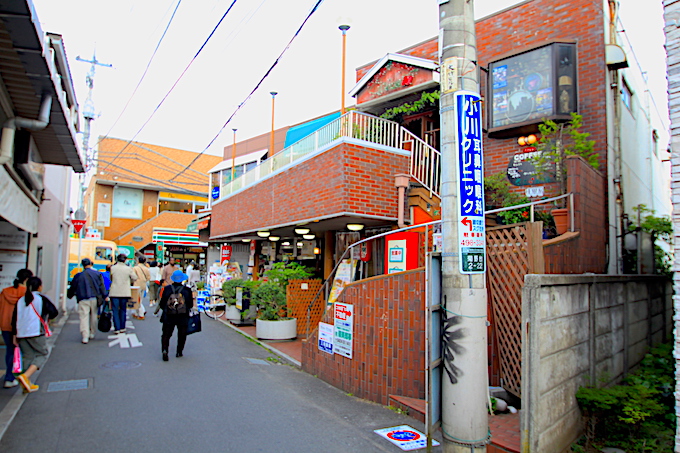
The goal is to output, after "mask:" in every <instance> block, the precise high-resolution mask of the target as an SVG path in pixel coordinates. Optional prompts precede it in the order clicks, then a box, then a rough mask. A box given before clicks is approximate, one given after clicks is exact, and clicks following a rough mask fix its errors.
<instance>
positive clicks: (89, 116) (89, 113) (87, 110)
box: [76, 52, 112, 209]
mask: <svg viewBox="0 0 680 453" xmlns="http://www.w3.org/2000/svg"><path fill="white" fill-rule="evenodd" d="M76 60H78V61H82V62H83V63H90V70H89V71H88V72H87V76H85V83H86V84H87V89H88V91H87V99H86V100H85V105H83V119H84V120H85V127H84V129H83V151H85V172H84V173H82V174H81V175H80V177H79V182H80V199H79V200H78V207H79V208H80V209H84V206H83V203H84V196H85V176H86V175H87V172H88V171H89V170H90V169H91V168H92V165H93V163H94V161H95V157H96V156H95V155H94V153H93V151H92V150H90V127H91V123H92V120H94V119H95V113H94V101H93V100H92V92H93V90H94V74H95V68H96V66H104V67H106V68H110V67H112V65H110V64H108V63H102V62H100V61H99V60H97V54H96V52H93V53H92V59H91V60H86V59H84V58H81V57H80V55H78V56H77V57H76Z"/></svg>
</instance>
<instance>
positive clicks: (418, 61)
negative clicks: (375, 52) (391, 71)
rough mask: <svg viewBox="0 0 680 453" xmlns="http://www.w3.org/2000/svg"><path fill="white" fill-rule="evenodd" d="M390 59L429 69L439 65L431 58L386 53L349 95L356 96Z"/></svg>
mask: <svg viewBox="0 0 680 453" xmlns="http://www.w3.org/2000/svg"><path fill="white" fill-rule="evenodd" d="M390 61H396V62H399V63H403V64H407V65H411V66H417V67H420V68H424V69H429V70H431V71H435V70H436V69H437V68H438V67H439V65H438V64H437V62H435V61H432V60H427V59H425V58H419V57H412V56H410V55H403V54H398V53H388V54H387V55H385V56H384V57H382V58H381V59H380V60H378V62H377V63H376V64H374V65H373V67H372V68H371V69H370V71H368V72H367V73H366V74H365V75H364V76H363V77H362V78H361V80H359V82H357V84H356V85H355V86H354V88H352V90H351V91H350V92H349V95H350V96H356V95H357V94H359V92H360V91H361V89H362V88H364V87H365V86H366V84H367V83H368V82H370V81H371V79H372V78H373V76H375V75H376V74H377V73H378V71H380V70H381V69H382V68H383V67H384V66H385V65H386V64H387V63H389V62H390Z"/></svg>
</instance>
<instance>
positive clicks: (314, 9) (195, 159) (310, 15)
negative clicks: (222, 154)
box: [170, 0, 324, 181]
mask: <svg viewBox="0 0 680 453" xmlns="http://www.w3.org/2000/svg"><path fill="white" fill-rule="evenodd" d="M323 1H324V0H318V1H317V2H316V4H315V5H314V7H313V8H312V10H311V11H310V12H309V14H307V17H306V18H305V20H304V21H302V24H301V25H300V27H299V28H298V29H297V31H296V32H295V34H294V35H293V37H292V38H291V39H290V41H288V44H287V45H286V47H285V48H284V49H283V51H281V54H279V56H278V57H277V58H276V60H275V61H274V63H273V64H272V65H271V66H270V67H269V69H268V70H267V72H266V73H265V74H264V76H262V78H261V79H260V81H259V82H257V85H255V88H253V90H252V91H251V92H250V94H248V96H246V98H245V99H244V100H243V102H241V103H240V104H239V105H238V107H236V110H234V112H233V113H232V114H231V115H230V116H229V118H228V119H227V121H226V122H225V123H224V125H223V126H222V127H221V128H220V130H219V132H217V134H216V135H215V136H214V137H213V139H212V140H210V143H208V145H207V146H206V147H205V148H203V151H201V152H200V153H198V154H197V155H196V157H194V159H193V160H192V161H191V162H189V164H188V165H187V166H186V167H184V169H182V171H180V172H179V173H177V174H176V175H175V176H173V177H172V178H171V179H170V181H173V180H174V179H175V178H177V177H179V176H180V175H181V174H182V173H184V172H185V171H186V170H187V169H188V168H189V167H191V165H193V164H194V162H196V161H197V160H198V158H199V157H200V156H202V155H203V154H204V153H205V152H206V151H207V150H208V148H210V147H211V146H212V144H213V143H214V142H215V140H217V138H218V137H219V136H220V135H221V134H222V131H223V130H224V129H225V128H226V127H227V125H228V124H229V123H230V122H231V120H232V119H233V118H234V116H235V115H236V114H237V113H238V111H239V110H241V107H243V105H244V104H245V103H246V102H248V100H249V99H250V98H251V97H252V96H253V94H254V93H255V92H256V91H257V90H258V89H259V88H260V85H262V82H264V80H265V79H266V78H267V77H268V76H269V74H271V72H272V71H273V70H274V68H275V67H276V65H277V64H279V61H280V60H281V58H282V57H283V55H284V54H285V53H286V51H287V50H288V48H289V47H290V46H291V44H293V41H294V40H295V38H296V37H297V36H298V35H299V34H300V31H302V28H303V27H304V26H305V24H306V23H307V21H308V20H309V18H310V17H312V14H314V13H315V12H316V10H317V9H318V8H319V6H320V5H321V4H322V3H323Z"/></svg>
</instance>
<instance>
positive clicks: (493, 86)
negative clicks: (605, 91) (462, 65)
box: [488, 43, 577, 132]
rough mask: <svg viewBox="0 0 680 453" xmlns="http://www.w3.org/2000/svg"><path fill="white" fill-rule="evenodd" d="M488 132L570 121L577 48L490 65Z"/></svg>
mask: <svg viewBox="0 0 680 453" xmlns="http://www.w3.org/2000/svg"><path fill="white" fill-rule="evenodd" d="M488 89H489V98H490V99H491V106H490V107H489V109H488V110H489V128H490V132H493V130H494V129H497V130H504V129H512V128H515V127H520V126H524V125H528V124H534V123H539V122H541V121H542V120H543V119H544V118H556V117H568V116H569V114H570V113H571V112H575V111H576V109H577V102H576V101H577V99H576V47H575V45H574V44H563V43H559V44H551V45H548V46H544V47H540V48H538V49H534V50H531V51H528V52H524V53H521V54H518V55H514V56H512V57H509V58H506V59H503V60H500V61H497V62H493V63H491V64H490V65H489V82H488Z"/></svg>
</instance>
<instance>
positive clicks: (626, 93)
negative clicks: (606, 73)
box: [621, 80, 633, 112]
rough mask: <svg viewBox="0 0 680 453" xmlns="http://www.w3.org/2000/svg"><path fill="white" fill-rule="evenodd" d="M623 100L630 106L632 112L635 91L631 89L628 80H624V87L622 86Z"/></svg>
mask: <svg viewBox="0 0 680 453" xmlns="http://www.w3.org/2000/svg"><path fill="white" fill-rule="evenodd" d="M621 101H622V102H623V104H624V105H625V106H626V107H628V110H630V111H631V112H632V111H633V107H632V103H633V92H632V91H631V90H630V87H629V86H628V84H627V83H626V81H625V80H624V81H623V84H622V88H621Z"/></svg>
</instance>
